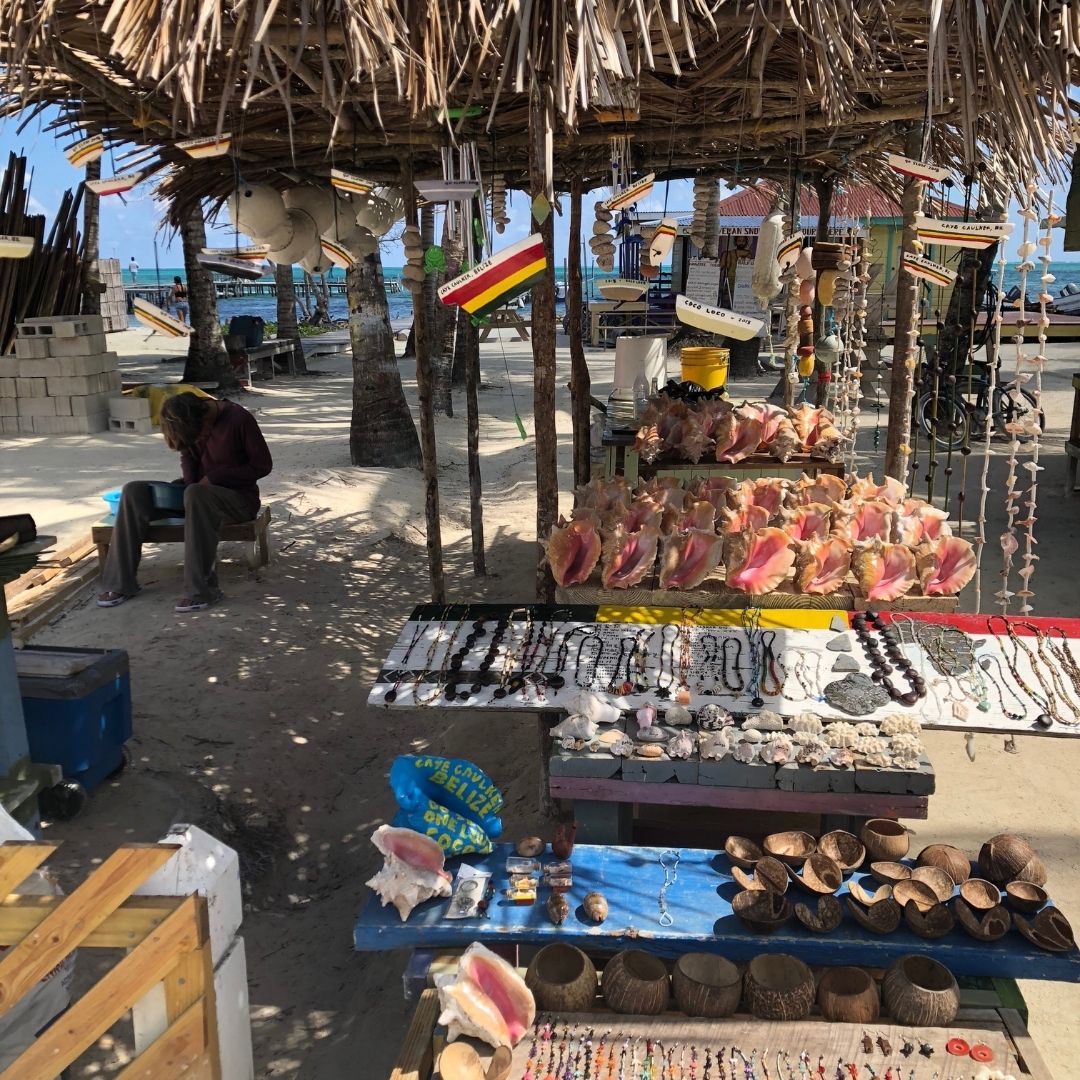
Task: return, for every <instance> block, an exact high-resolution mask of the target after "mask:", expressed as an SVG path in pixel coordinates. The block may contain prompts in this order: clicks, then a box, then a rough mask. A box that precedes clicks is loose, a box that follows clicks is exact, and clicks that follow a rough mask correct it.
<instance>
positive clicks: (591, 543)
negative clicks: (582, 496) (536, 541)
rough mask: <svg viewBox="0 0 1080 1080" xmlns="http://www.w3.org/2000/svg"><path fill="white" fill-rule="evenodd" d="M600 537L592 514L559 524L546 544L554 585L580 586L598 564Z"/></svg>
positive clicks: (563, 586) (553, 529)
mask: <svg viewBox="0 0 1080 1080" xmlns="http://www.w3.org/2000/svg"><path fill="white" fill-rule="evenodd" d="M600 549H601V544H600V534H599V532H598V531H597V528H596V521H595V520H594V519H593V517H592V516H591V515H589V516H583V517H580V518H575V519H574V520H573V521H571V522H569V523H567V522H560V523H559V524H558V525H555V526H553V527H552V530H551V537H550V538H549V539H548V542H547V561H548V565H549V566H550V567H551V576H552V577H553V578H554V579H555V583H556V585H558V586H560V587H562V588H565V587H566V586H568V585H582V584H584V583H585V582H586V581H588V579H589V575H590V574H591V573H592V572H593V570H595V569H596V564H597V563H598V562H599V561H600Z"/></svg>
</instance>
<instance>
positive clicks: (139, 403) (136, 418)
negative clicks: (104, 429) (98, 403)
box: [109, 397, 154, 435]
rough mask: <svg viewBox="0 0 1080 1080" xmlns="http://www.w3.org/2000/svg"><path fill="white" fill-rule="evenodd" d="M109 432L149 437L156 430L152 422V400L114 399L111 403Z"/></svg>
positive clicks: (135, 398)
mask: <svg viewBox="0 0 1080 1080" xmlns="http://www.w3.org/2000/svg"><path fill="white" fill-rule="evenodd" d="M109 430H110V431H122V432H128V433H134V434H137V435H149V434H150V432H152V431H153V430H154V425H153V423H152V422H151V420H150V399H149V398H137V397H114V398H113V399H112V400H111V401H110V402H109Z"/></svg>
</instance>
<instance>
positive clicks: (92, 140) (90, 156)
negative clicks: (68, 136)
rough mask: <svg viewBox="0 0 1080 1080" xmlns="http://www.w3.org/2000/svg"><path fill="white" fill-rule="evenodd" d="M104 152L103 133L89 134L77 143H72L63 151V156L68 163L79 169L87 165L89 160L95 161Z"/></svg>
mask: <svg viewBox="0 0 1080 1080" xmlns="http://www.w3.org/2000/svg"><path fill="white" fill-rule="evenodd" d="M104 152H105V137H104V136H103V135H91V136H90V137H89V138H87V139H80V140H79V141H78V142H77V143H72V144H71V146H69V147H68V148H67V149H66V150H65V151H64V157H66V158H67V159H68V164H69V165H74V166H75V168H77V169H81V168H84V167H85V166H87V165H89V164H90V162H92V161H97V159H98V158H99V157H101V155H102V154H103V153H104Z"/></svg>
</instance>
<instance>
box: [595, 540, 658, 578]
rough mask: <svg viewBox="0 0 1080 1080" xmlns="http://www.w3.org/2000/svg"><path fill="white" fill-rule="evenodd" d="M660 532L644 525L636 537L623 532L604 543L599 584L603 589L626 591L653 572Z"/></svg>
mask: <svg viewBox="0 0 1080 1080" xmlns="http://www.w3.org/2000/svg"><path fill="white" fill-rule="evenodd" d="M659 543H660V530H659V529H657V528H654V527H653V526H650V525H646V526H645V527H644V528H641V529H639V530H638V531H637V532H635V533H627V532H625V531H624V530H622V529H619V528H617V529H615V531H614V532H613V533H612V534H611V535H610V536H609V537H607V538H606V539H605V540H604V546H603V554H602V556H601V558H602V562H601V571H600V581H601V583H602V584H603V586H604V588H605V589H628V588H630V586H631V585H636V584H637V583H638V582H639V581H641V579H642V578H643V577H645V575H646V574H647V573H648V572H649V571H650V570H651V569H652V568H653V563H654V562H656V548H657V545H658V544H659Z"/></svg>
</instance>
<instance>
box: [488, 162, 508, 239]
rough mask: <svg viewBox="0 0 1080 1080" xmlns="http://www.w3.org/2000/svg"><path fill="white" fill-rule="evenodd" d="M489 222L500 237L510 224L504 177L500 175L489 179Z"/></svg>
mask: <svg viewBox="0 0 1080 1080" xmlns="http://www.w3.org/2000/svg"><path fill="white" fill-rule="evenodd" d="M491 220H492V221H493V222H494V224H495V231H496V232H497V233H499V235H500V236H501V235H502V234H503V233H504V232H506V226H507V225H509V224H510V217H509V215H508V214H507V212H506V177H505V176H503V175H501V174H498V175H496V176H493V177H492V178H491Z"/></svg>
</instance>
